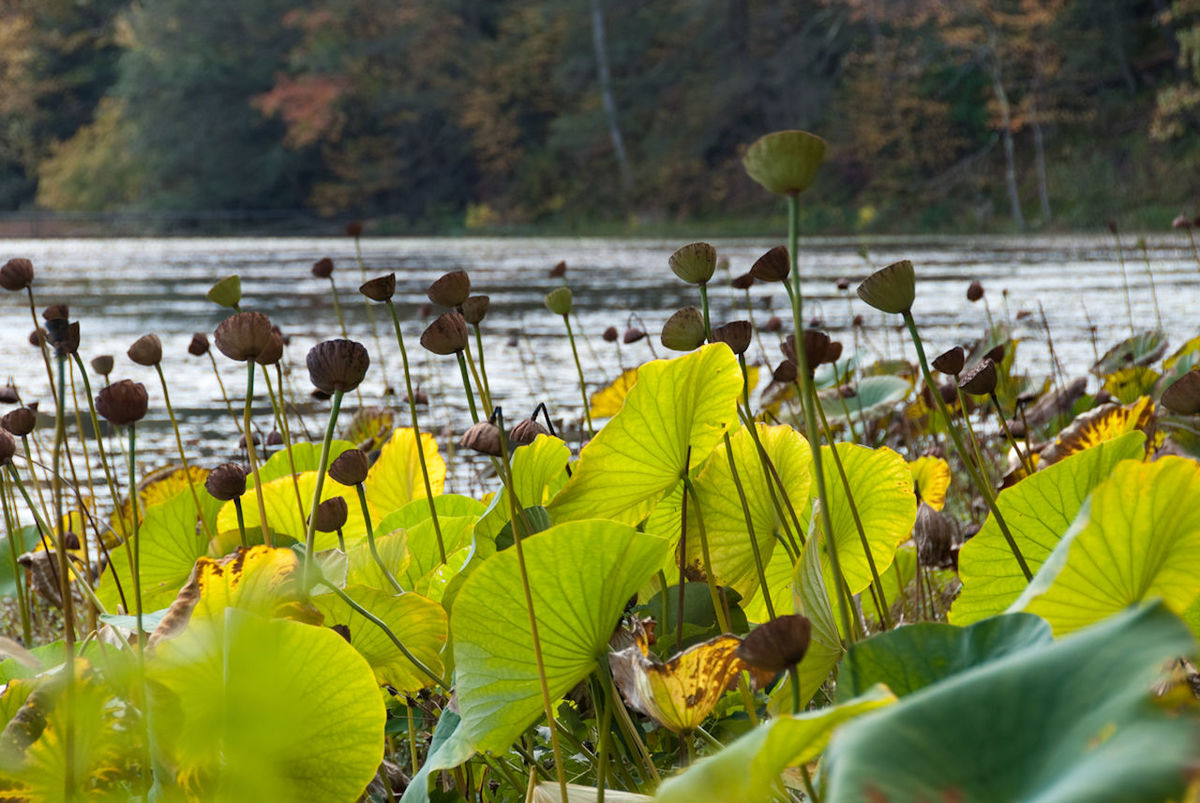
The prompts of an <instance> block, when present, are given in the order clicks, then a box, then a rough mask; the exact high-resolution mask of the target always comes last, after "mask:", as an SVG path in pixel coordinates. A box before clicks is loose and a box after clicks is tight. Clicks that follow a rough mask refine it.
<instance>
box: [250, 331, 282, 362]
mask: <svg viewBox="0 0 1200 803" xmlns="http://www.w3.org/2000/svg"><path fill="white" fill-rule="evenodd" d="M281 359H283V332H281V331H279V327H277V326H272V327H271V336H270V337H269V338H267V344H266V345H265V346H263V348H262V351H260V352H258V354H257V355H256V356H255V357H254V361H255V362H256V363H258V364H259V365H274V364H275V363H277V362H279V361H280V360H281Z"/></svg>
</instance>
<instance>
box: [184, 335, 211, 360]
mask: <svg viewBox="0 0 1200 803" xmlns="http://www.w3.org/2000/svg"><path fill="white" fill-rule="evenodd" d="M188 354H191V355H192V356H193V357H203V356H204V355H205V354H208V335H206V334H204V333H203V332H197V333H196V334H194V335H192V342H191V343H188Z"/></svg>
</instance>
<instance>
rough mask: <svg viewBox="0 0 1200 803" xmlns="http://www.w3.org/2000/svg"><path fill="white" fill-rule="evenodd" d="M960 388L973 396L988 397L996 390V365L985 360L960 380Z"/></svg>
mask: <svg viewBox="0 0 1200 803" xmlns="http://www.w3.org/2000/svg"><path fill="white" fill-rule="evenodd" d="M958 386H959V387H960V388H962V389H963V391H965V392H966V393H970V394H971V395H972V396H987V395H988V394H990V393H993V392H994V391H995V390H996V363H994V362H992V361H991V360H990V359H988V358H986V357H985V358H983V359H982V360H980V361H979V362H978V363H977V364H976V365H975V366H973V367H972V368H971V369H969V370H968V371H967V372H966V373H964V374H963V375H962V376H960V377H959V379H958Z"/></svg>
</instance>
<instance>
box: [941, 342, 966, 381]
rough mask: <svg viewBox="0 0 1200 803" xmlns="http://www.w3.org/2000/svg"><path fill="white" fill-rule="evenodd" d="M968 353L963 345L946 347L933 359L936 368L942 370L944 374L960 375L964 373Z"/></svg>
mask: <svg viewBox="0 0 1200 803" xmlns="http://www.w3.org/2000/svg"><path fill="white" fill-rule="evenodd" d="M966 361H967V355H966V352H964V351H963V348H962V346H954V347H953V348H949V349H946V350H945V351H943V352H942V353H941V354H939V355H938V356H937V357H935V358H934V360H933V367H934V370H937V371H941V372H942V373H943V374H948V375H950V376H958V375H959V374H960V373H962V369H963V365H964V364H966Z"/></svg>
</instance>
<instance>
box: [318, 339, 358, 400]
mask: <svg viewBox="0 0 1200 803" xmlns="http://www.w3.org/2000/svg"><path fill="white" fill-rule="evenodd" d="M305 363H306V364H307V365H308V377H309V379H311V380H312V383H313V385H315V386H316V387H317V388H318V389H319V390H323V391H325V392H326V393H336V392H338V391H341V392H343V393H344V392H346V391H351V390H354V389H355V388H356V387H358V385H359V383H361V382H362V381H363V378H364V377H365V376H366V375H367V368H369V367H370V366H371V358H370V356H369V355H368V354H367V350H366V348H365V347H364V346H363V345H362V343H356V342H354V341H353V340H342V339H336V340H326V341H324V342H322V343H318V344H317V345H315V346H313V347H312V348H311V349H309V351H308V357H307V359H306V360H305Z"/></svg>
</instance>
